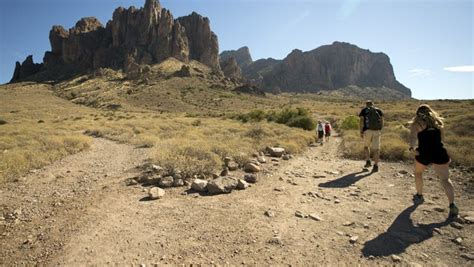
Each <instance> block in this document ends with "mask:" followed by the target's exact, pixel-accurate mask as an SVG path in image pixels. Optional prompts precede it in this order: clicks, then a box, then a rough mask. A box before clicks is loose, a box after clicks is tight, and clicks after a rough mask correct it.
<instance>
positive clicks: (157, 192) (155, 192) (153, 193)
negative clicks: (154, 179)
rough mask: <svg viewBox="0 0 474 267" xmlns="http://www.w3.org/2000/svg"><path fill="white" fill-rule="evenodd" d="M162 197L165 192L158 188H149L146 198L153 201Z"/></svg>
mask: <svg viewBox="0 0 474 267" xmlns="http://www.w3.org/2000/svg"><path fill="white" fill-rule="evenodd" d="M164 195H165V190H163V189H161V188H159V187H153V188H150V190H149V191H148V197H149V198H150V199H153V200H154V199H160V198H163V196H164Z"/></svg>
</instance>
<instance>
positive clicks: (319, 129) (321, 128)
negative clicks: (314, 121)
mask: <svg viewBox="0 0 474 267" xmlns="http://www.w3.org/2000/svg"><path fill="white" fill-rule="evenodd" d="M316 131H317V132H318V142H320V143H321V145H323V142H324V126H323V123H322V121H318V126H317V127H316Z"/></svg>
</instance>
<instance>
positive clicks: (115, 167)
mask: <svg viewBox="0 0 474 267" xmlns="http://www.w3.org/2000/svg"><path fill="white" fill-rule="evenodd" d="M339 144H340V139H339V138H337V137H336V138H333V139H332V140H330V142H328V143H326V144H324V145H323V146H315V147H310V148H308V150H307V152H305V153H304V154H302V155H298V156H296V157H295V158H294V159H291V160H289V161H284V160H281V159H280V162H279V166H275V165H274V163H273V162H270V161H269V163H267V164H264V171H263V172H262V173H261V174H259V181H258V183H256V184H254V185H253V186H252V187H250V188H248V189H246V190H242V191H234V192H232V193H231V194H225V195H217V196H206V195H199V194H197V193H191V192H190V193H184V192H188V191H187V189H188V188H187V187H180V188H173V189H166V195H165V197H164V198H163V199H161V200H155V201H147V199H146V196H147V193H146V188H144V187H142V186H140V185H135V186H126V185H125V182H124V181H125V180H126V179H127V178H130V177H134V176H136V175H137V174H138V173H139V168H137V167H139V166H141V165H142V164H144V162H145V161H146V159H147V158H148V153H149V151H148V150H147V149H137V148H134V147H132V146H128V145H124V144H117V143H114V142H111V141H107V140H104V139H95V140H94V143H93V146H92V148H91V150H89V151H87V152H82V153H79V154H76V155H72V156H70V157H67V158H65V159H63V160H61V161H58V162H56V163H54V164H53V165H50V166H48V167H45V168H43V169H41V170H35V171H32V172H31V173H30V174H29V175H27V176H25V177H22V178H20V179H19V180H18V181H16V182H11V183H8V184H4V185H3V186H2V187H1V188H0V216H3V217H0V243H1V244H2V246H1V248H0V265H20V264H22V265H23V264H27V265H31V264H46V265H78V264H81V265H83V264H86V265H105V264H121V265H122V264H137V265H138V264H145V265H147V266H149V265H154V264H173V265H177V264H205V265H208V264H216V265H226V264H228V265H241V264H242V265H287V264H291V265H315V264H318V265H321V264H322V265H335V264H351V265H379V264H393V263H396V264H397V263H399V264H405V265H440V266H454V265H466V266H468V265H470V266H472V264H473V261H472V260H469V259H468V258H469V257H472V255H473V253H474V235H473V232H474V226H473V225H472V224H469V223H467V222H466V221H465V220H460V222H461V223H455V224H453V223H452V222H451V221H447V220H446V217H447V213H448V211H447V200H446V197H445V195H444V194H443V192H442V189H441V186H440V185H439V182H438V180H437V178H436V177H435V175H434V174H433V173H432V172H428V173H427V174H426V177H425V178H426V179H425V181H426V182H425V187H426V193H425V199H426V201H425V203H424V204H422V205H420V206H414V205H413V204H412V202H411V196H412V194H413V192H414V181H413V178H412V175H411V173H412V166H411V165H406V164H403V163H382V164H381V170H380V172H378V173H370V172H363V171H362V168H361V166H362V165H363V162H361V161H351V160H346V159H342V158H341V157H340V156H339V155H338V153H337V148H338V146H339ZM451 173H452V179H453V181H454V183H455V187H456V197H457V202H458V205H459V207H460V209H461V215H463V216H465V215H470V216H473V215H474V213H473V212H474V205H473V204H474V200H473V192H472V191H470V192H469V191H468V190H467V187H468V186H470V185H468V184H467V183H468V180H469V179H472V174H468V173H464V172H461V171H459V170H456V169H453V170H452V172H451ZM469 175H471V176H469ZM231 176H234V177H237V178H241V177H242V176H243V173H241V172H233V173H231ZM268 210H270V211H271V213H272V214H273V216H272V217H270V216H267V215H266V214H265V212H266V211H268ZM296 211H300V212H301V213H303V215H309V214H311V217H313V218H311V217H306V218H300V217H297V216H295V213H296ZM2 214H3V215H2ZM318 219H320V220H318ZM461 227H462V228H461ZM458 228H461V229H458ZM456 238H460V239H457V241H455V240H456Z"/></svg>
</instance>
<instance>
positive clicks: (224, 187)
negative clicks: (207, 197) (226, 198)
mask: <svg viewBox="0 0 474 267" xmlns="http://www.w3.org/2000/svg"><path fill="white" fill-rule="evenodd" d="M237 185H238V181H237V179H234V178H232V177H219V178H217V179H214V180H211V181H209V182H208V183H207V191H208V192H209V193H211V194H222V193H230V192H231V191H232V190H234V189H235V188H236V187H237Z"/></svg>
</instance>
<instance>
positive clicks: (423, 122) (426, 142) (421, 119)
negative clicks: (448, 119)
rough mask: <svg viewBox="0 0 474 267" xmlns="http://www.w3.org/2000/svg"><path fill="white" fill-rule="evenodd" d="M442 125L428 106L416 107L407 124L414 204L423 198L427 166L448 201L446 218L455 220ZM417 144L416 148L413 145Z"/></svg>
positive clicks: (441, 119)
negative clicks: (412, 169)
mask: <svg viewBox="0 0 474 267" xmlns="http://www.w3.org/2000/svg"><path fill="white" fill-rule="evenodd" d="M443 128H444V123H443V118H441V117H440V116H439V115H438V113H436V111H434V110H433V109H432V108H431V107H430V106H428V105H420V106H419V107H418V109H417V111H416V116H415V117H414V118H413V120H412V121H411V131H410V132H411V134H410V148H409V150H410V151H412V152H414V153H415V155H416V156H415V186H416V194H415V195H414V196H413V201H414V202H415V203H418V204H421V203H423V201H424V198H423V177H422V175H423V171H424V170H425V169H426V168H427V167H428V166H429V165H431V164H433V167H434V170H435V172H436V174H437V175H438V177H439V178H440V180H441V185H442V186H443V188H444V192H445V193H446V196H447V197H448V200H449V217H456V216H457V215H458V213H459V210H458V208H457V207H456V204H454V188H453V184H452V183H451V180H450V179H449V162H450V158H449V155H448V152H447V151H446V149H445V148H444V145H443V142H442V138H443V135H444V132H443V131H444V129H443ZM417 141H418V147H417V148H416V149H415V145H416V144H417Z"/></svg>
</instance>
